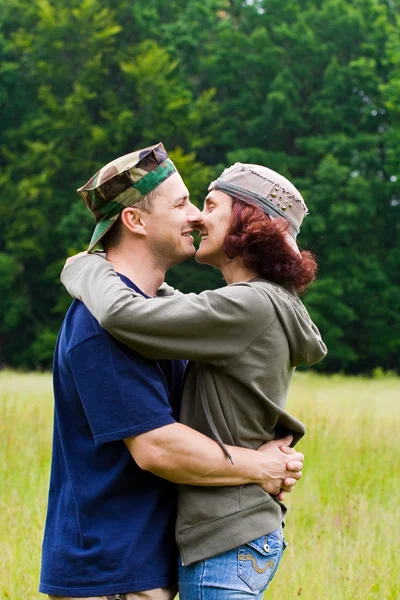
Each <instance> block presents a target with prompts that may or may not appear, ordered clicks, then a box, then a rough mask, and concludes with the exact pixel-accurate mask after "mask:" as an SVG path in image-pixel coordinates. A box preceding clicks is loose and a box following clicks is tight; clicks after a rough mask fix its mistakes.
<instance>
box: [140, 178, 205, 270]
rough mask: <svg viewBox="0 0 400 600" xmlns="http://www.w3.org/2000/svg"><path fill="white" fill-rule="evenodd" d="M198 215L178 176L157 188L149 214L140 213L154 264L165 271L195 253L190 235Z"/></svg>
mask: <svg viewBox="0 0 400 600" xmlns="http://www.w3.org/2000/svg"><path fill="white" fill-rule="evenodd" d="M200 219H201V212H200V211H199V209H198V208H197V207H196V206H195V205H194V204H192V203H191V202H190V200H189V191H188V189H187V187H186V186H185V184H184V183H183V180H182V178H181V176H180V175H179V174H178V173H174V174H173V175H171V176H170V177H168V179H166V180H165V181H164V182H163V183H162V184H161V185H160V186H159V187H158V188H157V194H156V196H155V198H154V200H153V206H152V211H151V213H149V214H148V213H143V221H144V222H145V227H146V233H147V240H148V244H149V248H150V249H151V251H152V253H153V255H154V257H155V258H156V260H157V264H161V265H163V266H164V267H165V268H166V269H168V268H170V267H172V266H173V265H176V264H178V263H180V262H182V261H183V260H186V259H187V258H190V257H191V256H193V255H194V253H195V251H196V250H195V247H194V245H193V241H194V240H193V237H192V236H191V232H192V231H193V229H194V228H195V226H196V225H197V224H198V223H199V221H200Z"/></svg>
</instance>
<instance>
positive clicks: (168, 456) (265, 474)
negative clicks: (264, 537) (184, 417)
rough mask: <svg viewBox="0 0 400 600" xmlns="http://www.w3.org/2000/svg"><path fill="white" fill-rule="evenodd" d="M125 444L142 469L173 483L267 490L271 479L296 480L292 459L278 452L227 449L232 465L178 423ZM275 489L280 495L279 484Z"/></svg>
mask: <svg viewBox="0 0 400 600" xmlns="http://www.w3.org/2000/svg"><path fill="white" fill-rule="evenodd" d="M125 441H126V443H127V446H128V448H129V450H130V452H131V454H132V456H133V457H134V459H135V460H136V462H137V463H138V465H139V466H140V467H141V468H142V469H145V470H147V471H150V472H152V473H154V474H155V475H158V476H159V477H162V478H164V479H168V480H169V481H172V482H174V483H184V484H188V485H200V486H231V485H243V484H247V483H256V484H259V485H263V487H264V489H265V482H266V480H267V479H269V478H271V484H272V483H273V480H276V481H278V479H279V480H280V481H281V480H282V479H285V477H292V476H293V473H292V472H290V471H287V470H286V462H288V461H291V460H292V459H291V457H290V456H286V457H285V456H282V457H281V456H279V452H280V451H279V449H278V448H275V449H274V451H272V452H270V454H268V451H267V452H257V451H255V450H250V449H247V448H238V447H233V446H228V447H227V449H228V450H229V452H230V453H231V455H232V461H233V464H232V463H231V461H230V460H229V459H228V458H227V457H226V456H225V454H224V452H223V450H222V449H221V448H220V446H219V445H218V444H217V443H216V442H214V441H213V440H211V439H209V438H208V437H206V436H204V435H203V434H201V433H199V432H197V431H195V430H193V429H191V428H189V427H186V426H185V425H182V424H179V423H174V424H173V425H166V426H165V427H160V428H159V429H155V430H154V431H151V432H148V433H146V434H143V435H139V436H136V437H134V438H129V439H128V440H125ZM293 456H297V454H296V455H293ZM275 489H277V490H278V491H277V492H276V493H279V489H280V486H278V483H276V485H275V487H274V490H273V491H275Z"/></svg>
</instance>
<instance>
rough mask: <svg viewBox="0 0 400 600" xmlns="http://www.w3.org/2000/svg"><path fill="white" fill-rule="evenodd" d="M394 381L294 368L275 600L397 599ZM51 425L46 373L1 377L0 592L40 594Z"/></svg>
mask: <svg viewBox="0 0 400 600" xmlns="http://www.w3.org/2000/svg"><path fill="white" fill-rule="evenodd" d="M399 400H400V379H395V378H383V379H379V380H367V379H356V378H344V377H340V376H334V377H330V378H328V377H320V376H316V375H313V374H304V373H298V374H297V375H296V378H295V381H294V383H293V385H292V388H291V394H290V400H289V410H290V411H291V413H292V414H294V415H295V416H297V417H298V418H300V419H301V420H303V421H304V422H305V423H306V424H307V428H308V433H307V436H306V438H305V440H304V441H303V442H302V443H301V445H300V446H299V449H300V450H302V451H303V452H304V454H305V455H306V466H305V469H304V477H303V479H302V481H301V482H300V483H299V484H298V486H297V488H296V490H295V492H294V493H293V494H292V497H290V498H289V501H288V505H289V507H290V512H289V515H288V519H287V528H286V532H285V534H286V538H287V540H288V542H289V546H288V548H287V551H286V553H285V557H284V560H283V562H282V564H281V566H280V568H279V570H278V572H277V575H276V577H275V579H274V581H273V583H272V585H271V587H270V589H269V590H268V592H267V593H266V598H270V599H271V600H283V599H285V600H286V599H294V598H298V597H301V598H302V600H343V599H348V600H350V599H351V600H358V599H359V600H367V599H372V598H374V599H375V598H376V599H378V598H379V600H398V599H399V598H400V583H399V572H400V568H399V567H400V564H399V555H400V552H399V548H398V546H399V544H398V542H399V539H400V534H399V533H400V532H399V522H400V503H399V496H398V492H399V458H398V456H397V452H398V437H399V424H400V413H399ZM51 430H52V388H51V378H50V376H49V375H41V374H29V375H21V374H16V373H10V372H8V373H7V372H1V373H0V599H1V600H5V599H10V600H11V599H12V600H32V599H38V598H43V596H41V595H40V594H38V592H37V586H38V579H39V564H40V546H41V538H42V529H43V522H44V516H45V510H46V501H47V486H48V474H49V461H50V452H51Z"/></svg>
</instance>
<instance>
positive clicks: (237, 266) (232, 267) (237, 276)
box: [221, 257, 258, 285]
mask: <svg viewBox="0 0 400 600" xmlns="http://www.w3.org/2000/svg"><path fill="white" fill-rule="evenodd" d="M221 271H222V275H223V276H224V279H225V281H226V283H227V284H228V285H230V284H231V283H239V282H240V281H249V280H250V279H253V278H254V277H257V276H258V273H256V271H254V270H253V269H249V268H248V267H246V266H245V265H244V264H243V262H242V261H241V260H240V259H239V257H237V258H234V259H233V260H231V261H230V262H229V263H228V264H227V265H224V266H223V267H222V268H221Z"/></svg>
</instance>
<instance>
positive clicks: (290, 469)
mask: <svg viewBox="0 0 400 600" xmlns="http://www.w3.org/2000/svg"><path fill="white" fill-rule="evenodd" d="M292 440H293V438H292V436H287V437H285V438H281V439H279V440H272V441H271V442H267V443H266V444H263V445H262V446H260V448H258V451H260V452H263V453H265V458H266V464H265V477H264V479H263V482H262V484H261V487H262V488H263V490H265V491H266V492H268V493H269V494H271V496H277V497H278V500H283V499H284V492H291V491H292V487H293V486H294V485H295V484H296V483H297V481H298V480H299V479H300V478H301V476H302V471H301V470H302V468H303V462H304V456H303V454H301V452H296V450H294V449H293V448H290V447H289V444H290V443H291V442H292Z"/></svg>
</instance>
